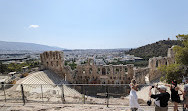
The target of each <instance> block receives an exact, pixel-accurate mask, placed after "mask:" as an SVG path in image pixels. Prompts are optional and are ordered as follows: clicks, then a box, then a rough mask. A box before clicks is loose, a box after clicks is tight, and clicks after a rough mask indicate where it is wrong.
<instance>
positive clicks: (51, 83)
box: [16, 70, 81, 97]
mask: <svg viewBox="0 0 188 111" xmlns="http://www.w3.org/2000/svg"><path fill="white" fill-rule="evenodd" d="M66 83H67V82H66V81H64V80H63V79H62V78H61V77H59V76H58V75H57V74H55V73H53V72H52V71H50V70H45V71H39V72H35V73H32V74H30V75H29V76H27V77H26V78H25V80H23V81H22V82H21V83H20V84H23V88H24V91H26V92H30V93H41V85H42V89H43V93H45V92H48V91H51V92H53V93H54V91H55V94H61V92H62V87H61V85H60V84H64V85H63V89H64V95H65V96H79V97H81V94H80V93H79V92H78V91H76V90H75V89H72V88H70V87H68V86H67V85H65V84H66ZM56 84H59V85H56ZM16 90H18V91H20V90H21V88H20V85H18V87H17V88H16ZM59 92H60V93H59Z"/></svg>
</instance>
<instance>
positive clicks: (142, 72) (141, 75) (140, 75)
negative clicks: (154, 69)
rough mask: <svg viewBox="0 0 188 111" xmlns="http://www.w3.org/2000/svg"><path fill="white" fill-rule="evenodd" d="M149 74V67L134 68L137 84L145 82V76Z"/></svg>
mask: <svg viewBox="0 0 188 111" xmlns="http://www.w3.org/2000/svg"><path fill="white" fill-rule="evenodd" d="M148 74H149V68H148V67H146V68H134V78H135V80H136V81H137V83H138V84H145V83H146V81H145V77H146V76H147V75H148Z"/></svg>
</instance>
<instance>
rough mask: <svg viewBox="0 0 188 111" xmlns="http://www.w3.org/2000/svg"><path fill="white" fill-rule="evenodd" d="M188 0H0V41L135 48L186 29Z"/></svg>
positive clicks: (173, 35)
mask: <svg viewBox="0 0 188 111" xmlns="http://www.w3.org/2000/svg"><path fill="white" fill-rule="evenodd" d="M187 3H188V1H186V0H181V1H175V0H165V1H163V0H157V1H150V0H143V1H139V0H135V1H132V0H118V1H116V0H54V1H47V0H40V1H38V0H31V1H24V0H18V1H9V0H6V1H0V14H1V18H0V24H1V25H0V41H10V42H27V43H36V44H42V45H48V46H57V47H61V48H67V49H115V48H136V47H140V46H143V45H146V44H151V43H154V42H156V41H159V40H167V39H168V38H170V39H173V40H175V39H176V37H175V36H176V35H177V34H187V33H188V21H187V19H188V14H187V12H188V8H187V6H186V4H187Z"/></svg>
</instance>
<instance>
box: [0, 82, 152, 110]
mask: <svg viewBox="0 0 188 111" xmlns="http://www.w3.org/2000/svg"><path fill="white" fill-rule="evenodd" d="M139 86H140V87H139V89H143V90H144V88H149V87H147V86H148V85H146V84H144V85H139ZM147 90H148V89H146V93H147V94H145V95H146V96H147V95H148V92H147ZM129 92H130V87H129V84H14V85H13V84H0V102H7V103H23V105H25V104H26V103H52V104H101V105H107V107H108V106H109V105H124V106H128V105H129V97H128V95H129ZM140 93H142V92H140ZM143 95H144V94H143ZM140 97H141V96H140ZM140 97H139V95H138V98H139V103H141V104H145V105H146V103H145V101H143V100H142V99H141V98H140ZM142 98H143V97H142Z"/></svg>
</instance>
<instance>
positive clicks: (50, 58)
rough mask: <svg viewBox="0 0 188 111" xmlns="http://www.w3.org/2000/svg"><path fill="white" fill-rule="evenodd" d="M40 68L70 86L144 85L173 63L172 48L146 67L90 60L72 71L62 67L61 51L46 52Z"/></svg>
mask: <svg viewBox="0 0 188 111" xmlns="http://www.w3.org/2000/svg"><path fill="white" fill-rule="evenodd" d="M40 58H41V64H42V65H41V68H42V69H43V70H45V69H48V70H51V71H53V72H54V73H56V74H58V75H59V76H61V77H62V79H63V80H65V81H67V82H68V83H72V84H129V83H130V81H131V79H133V78H134V79H136V80H137V81H138V83H139V84H145V83H146V78H148V81H153V80H155V79H157V78H159V77H161V73H160V71H159V70H158V67H160V66H161V65H169V64H172V63H175V59H174V52H173V49H172V48H169V49H168V53H167V57H153V58H150V59H149V64H148V67H145V68H140V67H134V65H133V64H128V65H96V64H94V60H93V59H92V58H89V59H88V62H87V63H86V64H81V65H78V66H77V67H76V69H75V70H72V69H71V68H70V66H65V65H64V54H63V52H62V51H46V52H44V53H42V54H40Z"/></svg>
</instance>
